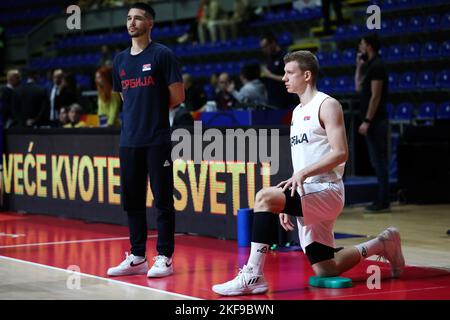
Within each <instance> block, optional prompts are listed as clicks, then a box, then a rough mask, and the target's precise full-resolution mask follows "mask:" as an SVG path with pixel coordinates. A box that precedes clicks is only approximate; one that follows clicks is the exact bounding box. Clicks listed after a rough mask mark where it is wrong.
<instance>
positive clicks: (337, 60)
mask: <svg viewBox="0 0 450 320" xmlns="http://www.w3.org/2000/svg"><path fill="white" fill-rule="evenodd" d="M330 63H331V65H332V66H339V65H341V64H342V61H341V53H340V52H339V51H332V52H331V53H330Z"/></svg>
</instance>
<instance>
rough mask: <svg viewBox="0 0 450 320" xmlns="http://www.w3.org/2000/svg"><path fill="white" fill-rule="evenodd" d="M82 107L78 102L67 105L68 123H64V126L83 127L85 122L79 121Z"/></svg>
mask: <svg viewBox="0 0 450 320" xmlns="http://www.w3.org/2000/svg"><path fill="white" fill-rule="evenodd" d="M82 114H83V108H82V107H81V106H80V105H79V104H78V103H73V104H71V105H70V106H69V123H67V124H65V125H64V128H85V127H86V123H85V122H84V121H81V115H82Z"/></svg>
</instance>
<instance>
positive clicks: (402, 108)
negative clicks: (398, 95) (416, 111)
mask: <svg viewBox="0 0 450 320" xmlns="http://www.w3.org/2000/svg"><path fill="white" fill-rule="evenodd" d="M412 116H413V105H412V104H411V103H409V102H404V103H400V104H399V105H398V106H397V110H396V112H395V116H394V119H395V120H396V121H401V122H410V121H411V119H412Z"/></svg>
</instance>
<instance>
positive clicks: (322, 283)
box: [309, 276, 352, 289]
mask: <svg viewBox="0 0 450 320" xmlns="http://www.w3.org/2000/svg"><path fill="white" fill-rule="evenodd" d="M309 285H310V286H312V287H319V288H333V289H339V288H349V287H351V286H352V279H350V278H343V277H316V276H312V277H309Z"/></svg>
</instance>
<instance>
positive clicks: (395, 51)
mask: <svg viewBox="0 0 450 320" xmlns="http://www.w3.org/2000/svg"><path fill="white" fill-rule="evenodd" d="M387 59H388V60H389V61H399V60H402V59H403V49H402V47H401V46H399V45H393V46H391V47H389V52H388V55H387Z"/></svg>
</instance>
